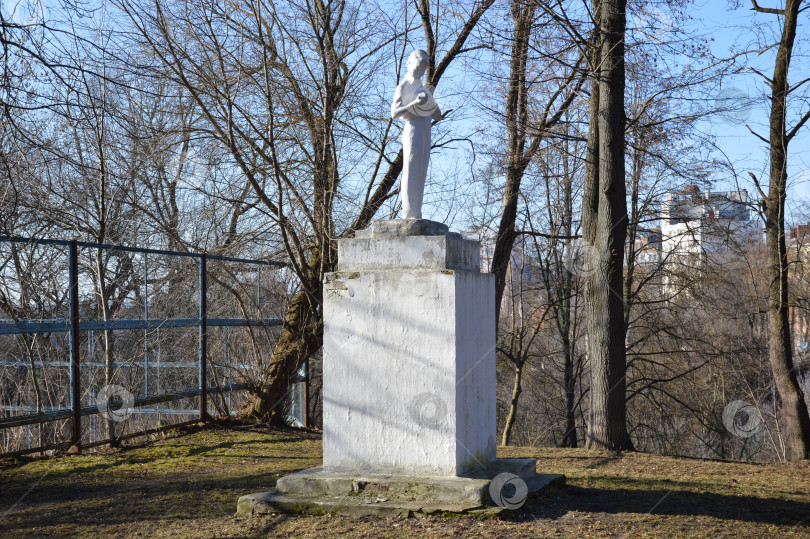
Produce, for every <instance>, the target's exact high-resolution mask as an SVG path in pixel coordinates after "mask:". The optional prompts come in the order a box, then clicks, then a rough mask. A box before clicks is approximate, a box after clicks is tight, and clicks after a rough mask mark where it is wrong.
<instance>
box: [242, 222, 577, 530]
mask: <svg viewBox="0 0 810 539" xmlns="http://www.w3.org/2000/svg"><path fill="white" fill-rule="evenodd" d="M479 258H480V257H479V245H478V242H476V241H468V240H464V239H462V238H461V236H459V235H458V234H448V232H447V227H446V226H445V225H442V224H440V223H434V222H432V221H425V220H418V221H413V220H392V221H377V222H375V223H374V224H373V225H372V230H370V231H364V232H363V233H362V234H359V233H358V237H356V238H354V239H343V240H339V241H338V260H339V262H338V271H336V272H334V273H329V274H327V275H326V278H325V282H324V295H323V303H324V345H323V346H324V350H323V352H324V354H323V466H319V467H317V468H310V469H308V470H302V471H300V472H297V473H293V474H290V475H287V476H285V477H281V478H279V479H278V480H277V481H276V485H275V490H271V491H268V492H259V493H256V494H248V495H245V496H242V497H241V498H239V502H238V503H237V512H239V513H240V514H267V513H274V512H279V511H281V512H289V513H310V514H323V513H329V512H334V513H341V514H347V515H354V516H360V515H386V516H394V515H400V516H409V515H412V514H415V513H420V514H434V513H444V512H453V513H466V512H482V511H483V512H484V513H483V514H492V511H496V512H497V511H501V510H506V509H518V508H520V507H521V506H522V505H523V503H524V502H525V501H526V499H527V496H528V495H529V493H538V492H552V491H556V490H559V489H561V488H563V487H564V485H565V477H564V476H561V475H555V474H538V473H537V471H536V463H535V461H534V459H496V458H495V278H494V276H493V275H491V274H486V273H484V274H482V273H480V271H479V264H480V262H479ZM506 485H510V486H511V489H507V488H506ZM487 506H490V507H487ZM493 506H494V507H493Z"/></svg>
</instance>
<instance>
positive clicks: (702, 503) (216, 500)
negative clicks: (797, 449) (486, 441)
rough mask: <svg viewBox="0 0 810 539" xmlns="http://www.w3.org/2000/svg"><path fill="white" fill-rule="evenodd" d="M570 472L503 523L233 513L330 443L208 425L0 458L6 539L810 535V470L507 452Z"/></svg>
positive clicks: (0, 522)
mask: <svg viewBox="0 0 810 539" xmlns="http://www.w3.org/2000/svg"><path fill="white" fill-rule="evenodd" d="M499 456H501V457H534V458H536V459H537V463H538V464H537V468H538V471H540V472H549V473H564V474H566V476H567V477H568V484H569V488H568V490H567V492H566V493H565V494H562V495H559V496H555V497H550V498H533V499H530V500H529V501H528V502H527V503H526V505H525V506H524V507H523V508H522V509H521V510H519V511H505V512H503V513H501V514H500V515H499V516H498V517H497V518H489V519H481V518H477V517H475V516H466V517H460V518H459V517H457V516H456V517H454V518H445V517H441V516H432V517H423V518H411V519H403V518H373V517H365V518H347V517H340V516H334V515H324V516H319V517H316V516H298V515H269V516H263V517H246V516H237V515H236V514H235V511H236V500H237V499H238V497H239V496H241V495H243V494H248V493H252V492H261V491H264V490H268V489H270V488H271V487H273V485H274V484H275V481H276V479H277V478H278V477H280V476H282V475H286V474H288V473H292V472H294V471H298V470H302V469H304V468H308V467H311V466H317V465H319V464H320V462H321V441H320V437H319V436H317V435H315V434H311V433H304V432H299V431H294V430H268V429H264V428H257V427H252V426H248V425H238V424H230V425H216V424H215V425H210V426H206V427H204V428H201V427H193V428H188V429H185V430H181V431H177V432H173V433H171V434H170V435H168V436H165V437H161V438H158V439H156V440H154V441H152V442H150V443H143V444H140V445H133V446H128V447H124V448H122V449H120V450H115V451H110V452H108V453H105V454H97V455H77V456H67V457H60V458H18V459H14V460H6V461H0V536H3V537H5V536H10V537H23V536H25V537H33V536H36V537H64V536H74V535H78V536H105V537H108V536H109V537H119V536H121V537H123V536H127V537H139V536H141V537H153V536H172V537H250V536H267V535H271V536H281V537H293V536H294V537H322V536H331V535H350V536H352V537H381V536H386V537H414V536H419V537H446V536H450V537H453V536H456V537H502V536H509V537H539V536H554V535H557V536H582V537H586V536H592V537H594V536H596V537H601V536H616V535H627V536H632V537H647V536H649V537H684V536H694V537H712V538H714V537H735V538H736V537H790V536H797V537H798V536H805V537H810V463H806V462H805V463H798V464H749V463H735V462H719V461H701V460H694V459H685V458H676V457H662V456H658V455H649V454H641V453H626V454H623V455H614V454H610V453H604V452H588V451H585V450H580V449H545V448H501V449H500V450H499Z"/></svg>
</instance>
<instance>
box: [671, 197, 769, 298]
mask: <svg viewBox="0 0 810 539" xmlns="http://www.w3.org/2000/svg"><path fill="white" fill-rule="evenodd" d="M761 241H762V237H761V231H760V227H759V224H758V222H757V221H754V220H752V219H751V207H750V201H749V199H748V191H746V190H744V189H743V190H740V191H710V190H705V191H702V190H701V189H700V188H698V187H697V186H696V185H687V186H686V187H685V188H684V189H682V190H680V191H672V192H670V193H667V195H666V198H665V200H664V204H663V208H662V219H661V259H662V261H663V262H664V264H665V267H666V268H667V270H668V271H666V272H665V274H664V285H665V288H666V290H667V293H668V294H672V293H673V292H675V291H676V289H677V286H676V283H677V282H679V280H680V282H682V283H683V285H684V286H686V287H688V286H689V284H690V283H691V282H692V281H691V279H692V277H693V276H694V274H693V272H694V271H699V270H700V269H701V268H704V267H706V265H707V264H709V265H710V264H722V263H723V262H722V260H723V257H724V256H725V255H726V254H729V253H740V252H742V250H743V249H744V248H745V246H746V245H750V244H751V243H752V242H753V243H758V242H761ZM713 255H716V256H717V258H714V259H713ZM679 275H680V276H683V277H684V279H683V280H681V279H680V277H679Z"/></svg>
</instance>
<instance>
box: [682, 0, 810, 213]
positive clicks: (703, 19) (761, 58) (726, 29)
mask: <svg viewBox="0 0 810 539" xmlns="http://www.w3.org/2000/svg"><path fill="white" fill-rule="evenodd" d="M737 3H738V4H739V7H736V8H735V6H734V5H733V4H734V2H727V1H725V0H704V1H702V2H696V3H695V4H694V11H693V17H695V19H696V22H698V23H699V24H701V25H702V26H703V27H704V28H705V32H706V34H707V35H708V36H711V37H712V38H713V42H712V51H713V52H714V54H715V55H716V56H718V57H727V56H728V55H729V53H730V50H731V49H732V48H734V49H736V50H743V49H745V48H747V46H748V47H750V48H752V49H753V48H756V47H758V46H757V43H756V41H755V40H756V39H757V38H760V44H764V43H772V42H774V40H775V39H777V38H778V33H779V32H780V31H781V22H782V21H781V19H780V18H778V17H776V16H774V15H769V14H763V13H755V12H754V11H753V10H751V9H750V8H751V2H750V0H740V1H739V2H737ZM759 3H760V5H761V6H763V7H782V6H783V5H784V2H783V1H781V0H776V1H774V0H762V1H760V2H759ZM809 13H810V12H804V13H802V14H800V15H799V29H798V32H797V37H796V43H795V45H794V51H795V52H794V58H793V61H792V63H791V68H790V76H789V80H790V81H792V82H793V83H794V84H795V83H797V82H799V81H801V80H804V79H806V78H808V77H810V61H808V57H807V56H806V55H807V53H808V52H810V33H808V32H810V17H809V16H808V14H809ZM757 25H764V26H765V28H762V29H760V30H756V28H757ZM760 46H761V45H760ZM775 52H776V49H775V48H774V49H771V50H770V51H768V52H766V53H764V54H762V55H756V54H752V55H749V57H748V61H749V62H750V65H751V67H756V68H758V69H759V70H760V71H761V72H762V73H763V74H764V75H767V76H771V75H772V74H773V62H774V57H775ZM725 86H726V87H727V88H733V89H735V90H739V91H741V93H742V94H746V95H748V96H749V97H750V98H751V99H752V103H751V107H750V110H743V111H742V112H741V113H740V114H739V115H738V116H737V117H736V118H735V117H732V118H730V119H724V118H719V119H713V120H712V126H711V128H712V130H713V132H714V133H715V135H716V136H717V141H718V145H719V146H720V148H721V149H722V151H723V152H724V153H725V154H726V155H727V156H728V157H729V158H731V161H732V162H733V163H734V167H735V169H736V171H737V174H738V175H739V176H740V177H741V178H742V180H743V181H744V183H741V186H742V187H745V188H747V189H748V191H749V193H750V194H752V195H753V194H755V188H754V187H753V185H752V183H753V182H752V181H751V180H750V177H749V174H748V173H749V172H753V173H754V174H756V175H758V176H763V175H764V176H766V177H767V171H768V153H767V148H766V146H765V144H764V143H763V142H762V141H760V140H758V139H757V138H756V137H755V136H754V135H753V134H751V133H750V131H749V130H748V127H747V126H750V128H751V129H753V130H754V131H756V132H757V133H759V134H760V135H763V136H765V137H766V138H767V136H768V129H767V121H768V118H767V114H768V111H767V105H768V103H767V101H766V100H764V99H763V98H764V97H765V95H766V93H767V92H768V91H769V89H768V88H767V86H766V85H765V81H764V79H763V78H762V77H760V76H759V75H757V74H755V73H753V72H751V71H744V72H743V73H741V74H739V75H737V76H735V77H734V78H733V79H732V80H729V81H728V84H726V85H725ZM804 90H805V92H804V95H810V92H808V91H807V90H808V89H807V88H804ZM795 97H800V96H795ZM808 108H810V100H808V99H805V100H804V102H803V103H802V102H800V101H799V100H797V99H794V100H793V101H792V107H791V113H790V115H789V118H793V119H795V118H796V117H798V116H799V114H800V113H802V114H803V113H805V112H806V111H807V110H808ZM794 123H795V121H794V122H790V121H789V127H790V126H792V125H793V124H794ZM788 151H789V154H788V163H789V168H788V177H789V185H790V187H789V193H788V197H789V201H788V206H789V207H790V209H791V211H792V213H793V214H794V219H795V220H796V221H802V220H804V221H806V220H807V216H808V214H810V211H807V208H808V207H810V125H805V126H804V128H803V129H802V131H801V132H800V133H799V134H798V135H797V136H796V138H794V139H793V141H792V142H791V145H790V147H789V149H788ZM726 182H727V183H728V184H729V185H728V187H733V185H732V184H731V182H729V181H728V179H726V180H725V182H724V180H722V179H719V181H718V187H721V184H722V183H726ZM800 214H804V217H802V216H801V215H800Z"/></svg>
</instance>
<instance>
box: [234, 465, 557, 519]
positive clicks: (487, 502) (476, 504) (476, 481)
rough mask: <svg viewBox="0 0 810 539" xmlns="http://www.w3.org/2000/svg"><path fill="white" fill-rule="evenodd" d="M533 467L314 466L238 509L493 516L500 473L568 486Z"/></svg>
mask: <svg viewBox="0 0 810 539" xmlns="http://www.w3.org/2000/svg"><path fill="white" fill-rule="evenodd" d="M534 467H535V461H534V460H533V459H496V460H495V461H493V462H492V463H491V465H490V466H489V467H487V469H485V470H482V471H480V472H478V474H477V475H478V476H479V477H416V476H397V475H379V474H378V475H359V474H348V473H343V474H340V473H334V472H324V471H323V470H322V469H321V468H310V469H308V470H304V471H302V472H298V473H296V474H292V475H288V476H286V477H282V478H280V479H279V480H278V482H277V485H276V487H277V488H276V490H274V491H269V492H260V493H257V494H249V495H246V496H242V497H241V498H239V502H238V504H237V512H238V513H240V514H266V513H302V514H315V515H318V514H324V513H337V514H344V515H351V516H362V515H379V516H395V515H401V516H410V515H413V514H434V513H467V514H470V513H472V514H475V513H478V514H483V515H494V514H497V513H498V512H499V511H501V510H503V509H504V508H503V507H500V505H503V503H497V502H495V501H493V500H492V498H491V497H490V492H489V487H490V483H492V480H493V479H494V478H495V477H497V476H498V475H500V474H502V473H509V474H512V475H515V476H518V477H520V478H521V479H522V480H523V481H524V482H525V483H526V489H527V491H528V494H531V495H548V494H554V493H556V492H560V491H562V490H564V489H565V476H564V475H560V474H538V473H536V472H535V471H534ZM515 472H518V473H515ZM507 501H509V500H508V498H507ZM520 505H522V501H521V503H520Z"/></svg>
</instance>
